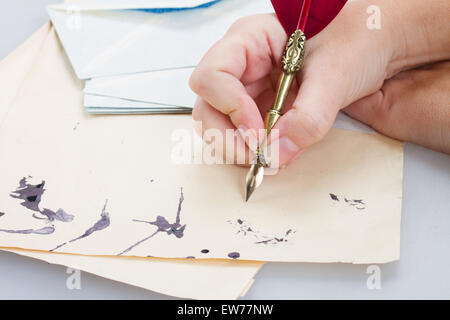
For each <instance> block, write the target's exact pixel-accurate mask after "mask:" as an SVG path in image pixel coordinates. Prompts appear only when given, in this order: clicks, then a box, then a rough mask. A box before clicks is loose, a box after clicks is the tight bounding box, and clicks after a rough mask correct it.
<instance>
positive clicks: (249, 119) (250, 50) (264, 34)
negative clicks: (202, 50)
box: [190, 15, 286, 129]
mask: <svg viewBox="0 0 450 320" xmlns="http://www.w3.org/2000/svg"><path fill="white" fill-rule="evenodd" d="M268 22H269V23H268ZM270 24H272V25H270ZM268 29H275V30H278V31H279V34H281V39H276V40H275V39H274V38H277V36H278V37H280V35H279V34H278V35H277V32H269V31H268ZM283 36H284V37H286V36H285V34H284V33H283V29H282V27H281V26H280V25H279V23H278V21H277V20H276V18H275V17H274V16H272V15H257V16H252V17H247V18H244V19H241V20H239V21H238V22H237V23H235V24H234V25H233V26H232V27H231V28H230V30H229V31H228V33H227V34H226V35H225V37H224V38H223V39H222V40H220V41H219V42H218V43H216V44H215V45H214V46H213V47H212V48H211V49H210V50H209V51H208V52H207V54H206V55H205V57H204V58H203V59H202V61H201V62H200V63H199V65H198V67H197V68H196V70H195V71H194V73H193V74H192V76H191V80H190V86H191V88H192V90H193V91H194V92H195V93H197V94H198V95H199V96H201V97H202V98H203V99H204V100H206V101H207V102H208V103H209V104H210V105H212V106H213V107H214V108H215V109H217V110H218V111H220V112H221V113H223V114H226V115H228V116H229V117H230V119H231V121H232V123H233V125H234V126H236V127H237V128H238V127H246V128H254V129H263V128H264V124H263V119H262V116H261V113H260V111H259V108H258V106H257V104H256V103H255V101H254V100H253V99H252V98H251V97H250V95H249V94H248V92H247V90H246V88H245V84H248V83H252V82H254V81H257V80H259V79H261V78H263V77H264V76H266V75H267V74H269V73H270V72H271V71H272V69H273V67H274V64H273V62H274V61H277V60H278V59H276V60H274V58H273V56H274V53H273V51H279V55H280V56H281V53H282V51H283V42H284V41H285V39H283ZM275 43H277V44H275ZM278 43H279V44H278ZM273 47H276V49H273Z"/></svg>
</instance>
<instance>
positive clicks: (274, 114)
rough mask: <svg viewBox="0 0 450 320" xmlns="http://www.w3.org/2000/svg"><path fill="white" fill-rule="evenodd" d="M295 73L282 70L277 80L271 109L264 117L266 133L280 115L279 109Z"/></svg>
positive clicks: (280, 109) (282, 104) (281, 107)
mask: <svg viewBox="0 0 450 320" xmlns="http://www.w3.org/2000/svg"><path fill="white" fill-rule="evenodd" d="M295 75H296V73H287V72H284V71H283V72H282V73H281V75H280V79H279V80H278V90H277V95H276V97H275V102H274V104H273V107H272V109H270V110H269V112H267V114H266V117H265V119H264V126H265V128H266V130H267V135H269V133H270V131H271V130H272V128H273V127H274V126H275V124H276V123H277V121H278V119H280V117H281V111H282V110H283V106H284V103H285V101H286V98H287V96H288V95H289V91H290V90H291V86H292V83H293V82H294V78H295Z"/></svg>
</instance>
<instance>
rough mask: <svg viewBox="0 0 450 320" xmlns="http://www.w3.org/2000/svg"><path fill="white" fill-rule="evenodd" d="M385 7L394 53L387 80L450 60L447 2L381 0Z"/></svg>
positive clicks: (391, 56) (437, 0) (448, 6)
mask: <svg viewBox="0 0 450 320" xmlns="http://www.w3.org/2000/svg"><path fill="white" fill-rule="evenodd" d="M379 2H380V3H383V4H384V5H385V7H384V10H386V14H385V15H383V16H384V17H386V32H388V33H389V37H388V38H389V41H390V42H391V54H390V59H389V63H388V67H387V74H388V77H391V76H393V75H395V74H397V73H398V72H401V71H403V70H407V69H411V68H414V67H416V66H420V65H423V64H428V63H433V62H436V61H442V60H448V59H450V25H449V23H448V12H449V10H450V5H449V3H448V0H433V1H422V0H409V1H395V0H384V1H383V0H379Z"/></svg>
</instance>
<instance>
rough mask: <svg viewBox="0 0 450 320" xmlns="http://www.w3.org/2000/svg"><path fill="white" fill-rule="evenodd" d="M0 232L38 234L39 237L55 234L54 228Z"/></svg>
mask: <svg viewBox="0 0 450 320" xmlns="http://www.w3.org/2000/svg"><path fill="white" fill-rule="evenodd" d="M0 232H6V233H19V234H38V235H48V234H52V233H53V232H55V228H54V227H44V228H41V229H36V230H34V229H26V230H5V229H0Z"/></svg>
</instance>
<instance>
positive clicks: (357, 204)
mask: <svg viewBox="0 0 450 320" xmlns="http://www.w3.org/2000/svg"><path fill="white" fill-rule="evenodd" d="M330 198H331V200H333V201H337V202H342V201H343V202H344V203H346V204H347V205H349V206H350V207H354V208H355V209H357V210H364V209H366V203H365V202H364V201H363V200H361V199H349V198H347V197H343V196H341V197H340V198H339V197H338V196H337V195H335V194H333V193H330Z"/></svg>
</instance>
